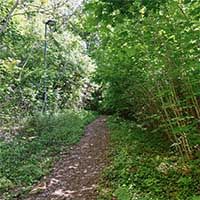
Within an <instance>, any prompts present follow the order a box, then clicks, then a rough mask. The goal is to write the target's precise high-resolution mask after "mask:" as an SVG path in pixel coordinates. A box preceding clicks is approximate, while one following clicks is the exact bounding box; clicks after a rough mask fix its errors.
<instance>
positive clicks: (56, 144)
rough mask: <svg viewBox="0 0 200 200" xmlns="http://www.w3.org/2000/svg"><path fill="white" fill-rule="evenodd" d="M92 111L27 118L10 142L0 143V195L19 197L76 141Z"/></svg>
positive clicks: (93, 116) (10, 197) (9, 197)
mask: <svg viewBox="0 0 200 200" xmlns="http://www.w3.org/2000/svg"><path fill="white" fill-rule="evenodd" d="M94 118H95V114H92V113H89V112H86V111H81V112H78V113H75V112H73V111H69V110H68V111H65V112H62V113H57V114H53V115H50V114H46V115H41V114H37V115H35V116H34V117H31V118H30V119H29V120H27V122H26V124H25V127H24V129H23V130H22V132H21V133H20V134H19V135H18V136H17V137H16V138H15V139H14V140H11V141H9V142H5V141H1V142H0V196H2V198H4V199H12V198H20V195H21V194H22V193H24V192H25V191H29V190H30V189H31V186H32V185H33V184H35V183H37V182H38V180H39V179H40V178H41V177H42V176H44V175H45V174H47V173H48V172H49V171H50V170H51V168H52V166H53V164H54V162H55V160H57V159H58V158H59V154H60V153H61V152H63V151H67V149H68V148H69V147H70V146H71V145H72V144H75V143H77V142H78V141H79V139H80V137H81V136H82V134H83V132H84V131H83V130H84V127H85V125H86V124H87V123H89V122H90V121H91V120H93V119H94Z"/></svg>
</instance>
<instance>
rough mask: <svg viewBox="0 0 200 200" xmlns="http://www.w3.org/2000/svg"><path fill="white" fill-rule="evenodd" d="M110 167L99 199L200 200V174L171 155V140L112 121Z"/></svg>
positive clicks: (189, 164) (134, 125) (105, 175)
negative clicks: (199, 187) (197, 199)
mask: <svg viewBox="0 0 200 200" xmlns="http://www.w3.org/2000/svg"><path fill="white" fill-rule="evenodd" d="M108 125H109V127H110V130H111V143H112V147H111V153H110V159H111V164H110V166H109V167H108V168H107V169H106V170H105V171H104V175H103V178H102V181H101V186H100V194H101V195H100V198H99V199H104V200H106V199H111V198H113V199H115V198H117V199H119V200H123V199H140V200H144V199H147V200H150V199H152V200H161V199H163V200H164V199H165V200H173V199H174V200H175V199H185V200H190V199H193V198H194V199H195V195H196V196H197V198H198V195H199V189H198V185H199V184H200V178H199V177H200V174H199V172H197V170H193V169H194V168H196V169H197V167H198V164H197V163H199V161H198V162H196V165H195V164H194V163H193V164H192V162H191V163H188V165H185V164H182V163H181V160H180V159H179V158H178V157H176V156H174V155H173V154H172V152H170V151H169V149H168V146H169V143H168V141H167V138H166V139H165V140H164V139H163V136H157V134H155V133H154V134H151V133H150V132H148V131H144V130H142V129H141V128H139V126H138V125H136V124H133V122H132V121H123V120H122V119H120V118H116V117H112V118H110V119H109V123H108Z"/></svg>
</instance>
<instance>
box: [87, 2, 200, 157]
mask: <svg viewBox="0 0 200 200" xmlns="http://www.w3.org/2000/svg"><path fill="white" fill-rule="evenodd" d="M197 10H199V4H198V3H197V2H196V1H185V2H184V1H176V0H174V1H170V2H169V1H157V0H155V1H139V0H138V1H124V2H123V3H122V2H121V1H103V0H98V1H89V3H88V4H86V12H87V15H86V16H87V17H86V21H85V28H86V30H87V31H88V32H90V34H89V36H88V40H89V41H90V53H91V55H92V56H93V57H94V58H95V59H96V60H97V65H98V68H97V70H96V77H95V81H96V82H97V83H98V84H100V85H101V86H102V88H103V89H104V91H103V97H104V99H103V102H102V110H104V111H107V112H113V113H119V114H120V115H122V116H124V117H127V118H132V119H135V120H137V123H140V124H141V126H142V127H143V128H148V130H149V131H153V132H155V131H159V132H160V130H161V129H162V131H163V132H165V133H166V135H168V137H169V140H170V141H171V142H172V144H173V146H174V148H176V149H177V151H178V152H179V153H180V155H181V156H182V157H183V159H184V160H190V159H192V158H193V157H194V148H195V145H197V144H198V141H197V139H194V136H195V135H198V136H199V120H200V101H199V98H200V96H199V72H200V71H199V56H198V55H199V52H200V48H199V44H198V41H199V39H198V38H199V34H200V29H199V21H198V17H199V13H198V14H197ZM159 132H158V134H159ZM192 138H193V139H192ZM194 143H195V144H194Z"/></svg>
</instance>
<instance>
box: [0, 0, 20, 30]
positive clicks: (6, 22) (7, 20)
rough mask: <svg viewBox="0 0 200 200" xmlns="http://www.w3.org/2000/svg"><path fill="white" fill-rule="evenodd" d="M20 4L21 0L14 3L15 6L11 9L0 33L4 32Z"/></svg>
mask: <svg viewBox="0 0 200 200" xmlns="http://www.w3.org/2000/svg"><path fill="white" fill-rule="evenodd" d="M18 5H19V0H16V2H15V4H14V5H13V7H12V8H11V10H10V11H9V13H8V15H7V17H6V19H5V22H4V24H3V25H2V26H1V27H0V34H2V33H3V32H4V31H5V30H6V28H7V26H8V23H9V21H10V19H11V18H12V15H13V13H14V11H15V9H16V8H17V6H18Z"/></svg>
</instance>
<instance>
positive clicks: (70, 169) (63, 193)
mask: <svg viewBox="0 0 200 200" xmlns="http://www.w3.org/2000/svg"><path fill="white" fill-rule="evenodd" d="M108 141H109V136H108V129H107V128H106V117H105V116H102V117H100V118H98V119H96V120H95V121H94V122H92V123H91V124H89V125H88V126H87V127H86V130H85V135H84V136H83V138H82V139H81V140H80V142H79V144H77V145H75V146H73V147H72V148H71V150H70V151H69V152H68V153H66V154H63V155H62V156H61V159H60V161H58V162H57V163H56V165H55V167H54V168H53V170H52V172H51V174H49V175H48V176H46V177H44V178H43V179H42V180H41V182H40V183H39V184H38V185H37V186H35V187H34V188H33V190H32V191H31V193H30V194H29V196H28V197H27V198H24V199H26V200H97V196H98V192H97V187H98V180H99V178H100V175H101V172H102V169H103V168H104V167H105V165H106V164H107V147H108Z"/></svg>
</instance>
